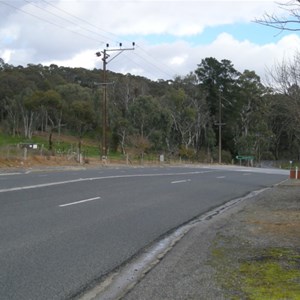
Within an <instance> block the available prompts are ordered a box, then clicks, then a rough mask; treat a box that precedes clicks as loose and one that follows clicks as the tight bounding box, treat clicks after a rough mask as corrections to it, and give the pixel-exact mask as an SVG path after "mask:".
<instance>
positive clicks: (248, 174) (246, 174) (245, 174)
mask: <svg viewBox="0 0 300 300" xmlns="http://www.w3.org/2000/svg"><path fill="white" fill-rule="evenodd" d="M250 175H251V174H250V173H244V174H243V176H250Z"/></svg>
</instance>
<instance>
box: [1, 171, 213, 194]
mask: <svg viewBox="0 0 300 300" xmlns="http://www.w3.org/2000/svg"><path fill="white" fill-rule="evenodd" d="M211 172H214V171H195V172H182V173H157V174H155V173H154V174H151V173H150V174H133V175H113V176H103V177H89V178H79V179H71V180H66V181H57V182H49V183H41V184H36V185H27V186H18V187H13V188H6V189H0V193H6V192H13V191H22V190H29V189H36V188H43V187H48V186H55V185H63V184H69V183H76V182H84V181H94V180H104V179H118V178H137V177H159V176H178V175H179V176H180V175H181V176H182V175H198V174H205V173H211Z"/></svg>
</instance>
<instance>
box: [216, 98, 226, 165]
mask: <svg viewBox="0 0 300 300" xmlns="http://www.w3.org/2000/svg"><path fill="white" fill-rule="evenodd" d="M215 125H217V126H219V164H221V163H222V126H224V125H226V124H225V123H222V100H221V96H220V95H219V123H215Z"/></svg>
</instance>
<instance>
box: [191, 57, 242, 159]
mask: <svg viewBox="0 0 300 300" xmlns="http://www.w3.org/2000/svg"><path fill="white" fill-rule="evenodd" d="M195 73H196V75H197V77H198V82H199V88H200V89H201V90H202V91H204V92H206V95H207V96H206V102H207V105H208V108H209V111H210V118H211V122H212V123H213V124H214V125H218V126H214V132H215V136H219V147H220V144H222V145H223V146H224V148H225V149H227V150H229V151H231V152H233V151H234V149H233V145H232V143H231V141H232V140H233V135H232V122H235V118H236V115H237V112H238V105H237V92H238V85H237V79H238V78H239V75H240V73H239V72H238V71H237V70H235V68H234V66H233V65H232V63H231V62H230V61H229V60H226V59H223V60H221V61H220V62H219V61H218V60H217V59H215V58H213V57H209V58H205V59H203V60H202V61H201V63H200V64H199V65H198V68H197V69H196V71H195ZM224 124H226V126H224V129H222V136H221V130H220V126H223V125H224ZM220 140H221V141H220ZM220 142H221V143H220ZM219 160H220V157H219Z"/></svg>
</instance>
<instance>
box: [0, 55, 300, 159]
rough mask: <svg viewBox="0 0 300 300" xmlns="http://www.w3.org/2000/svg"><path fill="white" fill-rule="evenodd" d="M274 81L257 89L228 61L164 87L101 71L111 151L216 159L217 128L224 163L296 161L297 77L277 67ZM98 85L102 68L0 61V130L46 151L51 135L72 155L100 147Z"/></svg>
mask: <svg viewBox="0 0 300 300" xmlns="http://www.w3.org/2000/svg"><path fill="white" fill-rule="evenodd" d="M292 65H295V64H291V66H292ZM284 70H285V71H284ZM283 71H284V72H286V73H285V75H286V76H285V79H284V78H283V74H281V72H283ZM298 73H299V70H298ZM273 75H274V76H273V79H274V80H275V81H276V80H277V81H276V82H277V83H276V90H274V88H273V89H272V88H271V87H267V86H265V85H263V84H262V82H261V80H260V78H259V76H257V74H255V72H253V71H249V70H244V71H243V72H240V71H238V70H236V69H235V68H234V66H233V64H232V63H231V61H229V60H222V61H218V60H217V59H215V58H212V57H209V58H205V59H203V60H202V61H201V62H200V63H199V65H198V66H197V69H196V70H195V71H194V72H191V73H190V74H188V75H186V76H185V77H176V78H174V79H173V80H168V81H165V80H158V81H155V82H154V81H151V80H149V79H147V78H143V77H139V76H133V75H130V74H126V75H123V74H117V73H113V72H109V71H108V72H107V82H108V83H109V84H108V85H107V93H108V96H107V99H108V128H107V130H108V148H109V153H113V152H117V151H118V152H121V153H124V154H125V153H127V152H130V151H135V153H138V154H139V155H143V154H144V153H155V154H165V156H166V157H168V156H172V157H181V158H188V159H193V160H199V161H207V162H210V161H212V160H214V161H217V160H218V145H219V127H220V125H222V126H221V129H222V134H221V140H222V150H223V151H222V162H231V159H232V158H235V157H236V156H237V155H242V156H254V157H255V159H256V161H260V160H262V159H267V160H270V159H272V160H273V159H275V160H278V159H288V160H295V159H297V160H298V157H299V150H300V149H299V138H300V135H299V133H300V132H299V130H300V121H299V120H300V118H299V112H300V110H299V86H298V85H297V76H296V74H294V75H293V74H292V70H289V69H288V68H287V66H286V65H285V66H277V69H276V74H273ZM281 75H282V76H281ZM293 76H294V77H293ZM102 78H103V74H102V70H96V69H94V70H87V69H83V68H68V67H59V66H57V65H50V66H42V65H32V64H29V65H27V67H22V66H17V67H15V66H12V65H8V64H6V63H5V62H4V61H3V60H2V59H0V101H1V105H0V127H1V130H2V132H3V133H6V134H9V135H12V136H15V135H19V136H22V137H24V139H27V140H28V139H29V140H30V139H31V138H32V136H33V135H34V134H35V133H36V132H46V133H47V135H48V137H49V139H48V148H49V150H52V149H53V147H54V146H55V145H53V140H52V138H51V137H52V133H53V132H56V133H59V134H60V133H68V134H71V135H74V136H76V137H77V138H78V145H79V147H80V145H81V140H82V138H83V137H85V136H89V137H90V138H92V139H93V140H94V141H95V142H96V143H97V144H99V149H101V147H102V146H101V141H102V134H103V130H102V129H103V128H102V126H103V125H102V124H103V120H102V116H103V114H102V109H103V105H102V101H103V85H102V84H101V83H102V82H103V81H102ZM274 80H273V81H274ZM287 81H288V82H287ZM220 113H221V116H220Z"/></svg>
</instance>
